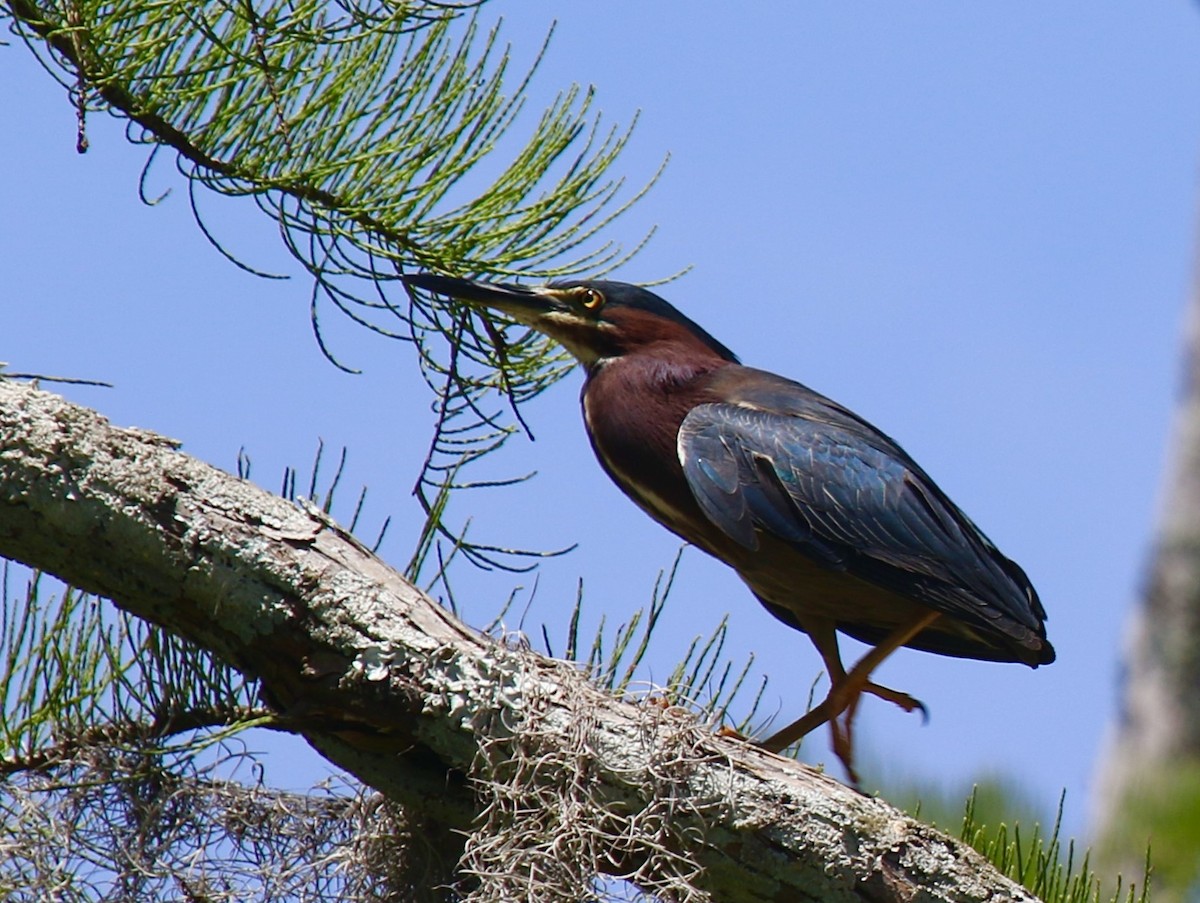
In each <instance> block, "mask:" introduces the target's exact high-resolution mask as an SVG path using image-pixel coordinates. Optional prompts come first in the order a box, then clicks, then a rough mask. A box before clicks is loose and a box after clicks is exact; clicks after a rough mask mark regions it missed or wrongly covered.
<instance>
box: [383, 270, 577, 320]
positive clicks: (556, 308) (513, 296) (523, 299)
mask: <svg viewBox="0 0 1200 903" xmlns="http://www.w3.org/2000/svg"><path fill="white" fill-rule="evenodd" d="M404 282H405V284H406V285H408V286H410V287H412V288H420V289H425V290H426V291H430V292H435V293H437V294H439V295H446V296H448V297H451V298H455V299H457V300H459V301H466V302H467V303H469V304H478V305H482V306H484V307H490V308H493V309H494V310H498V311H500V312H501V313H504V314H507V315H508V316H510V317H512V318H513V319H514V320H516V321H517V322H518V323H524V324H526V325H527V326H534V327H537V326H539V325H540V324H541V323H542V321H543V319H544V318H545V317H546V315H547V314H553V313H556V312H566V311H567V310H569V306H568V305H567V304H566V293H565V292H563V291H562V290H561V289H554V288H550V287H548V286H541V285H536V286H525V285H511V284H509V283H506V282H476V281H474V280H472V279H456V278H454V277H451V276H435V275H434V274H432V273H417V274H414V275H411V276H405V277H404Z"/></svg>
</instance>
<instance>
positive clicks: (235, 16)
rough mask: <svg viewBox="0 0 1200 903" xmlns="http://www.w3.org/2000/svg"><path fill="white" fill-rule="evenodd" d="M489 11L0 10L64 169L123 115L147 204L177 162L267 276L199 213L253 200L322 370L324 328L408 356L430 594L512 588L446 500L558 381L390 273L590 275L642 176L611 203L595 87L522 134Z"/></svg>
mask: <svg viewBox="0 0 1200 903" xmlns="http://www.w3.org/2000/svg"><path fill="white" fill-rule="evenodd" d="M482 5H483V0H479V2H463V3H458V2H431V0H411V2H400V3H393V2H375V3H372V2H347V0H342V2H305V3H295V2H290V0H275V2H263V3H257V2H256V3H249V2H244V0H218V2H213V3H193V2H184V0H179V2H173V0H158V2H153V3H147V2H144V0H136V2H116V3H113V2H94V0H72V2H70V3H58V2H53V3H51V2H40V3H39V2H34V0H7V2H5V3H3V4H0V10H6V11H7V14H8V17H9V18H10V29H11V30H12V31H13V32H14V33H15V34H16V35H17V36H18V37H19V38H20V39H22V40H23V41H24V42H25V43H26V44H27V45H28V46H29V48H30V49H31V50H32V51H33V52H34V53H35V54H36V55H37V57H38V59H39V60H40V61H41V62H42V63H43V65H44V66H45V68H46V69H47V71H49V72H50V73H51V74H52V75H53V76H54V77H55V78H57V79H58V81H59V82H60V83H61V84H62V85H63V86H64V88H66V89H67V91H68V94H69V96H70V100H71V103H72V104H73V105H74V107H75V109H76V110H77V113H78V120H79V138H78V144H79V147H80V150H84V149H86V146H87V132H86V124H87V117H88V115H89V114H91V113H93V112H96V111H102V112H106V113H110V114H113V115H116V116H118V117H121V118H124V119H126V120H127V121H128V129H127V134H128V137H129V139H130V140H131V141H132V142H134V143H136V144H143V145H147V146H149V147H150V154H149V158H148V160H147V163H146V171H145V173H144V175H143V180H142V192H143V198H147V194H146V183H147V179H148V176H149V174H150V171H151V169H152V167H153V165H154V163H155V162H156V161H157V160H159V159H161V158H163V157H171V158H173V162H174V163H175V167H176V169H177V170H178V172H179V174H180V175H181V176H182V177H183V179H184V180H185V182H186V185H187V187H188V193H189V198H190V201H191V205H192V209H193V210H194V212H195V216H196V221H197V223H198V224H199V226H200V228H201V230H202V231H203V233H204V235H205V236H206V237H207V238H208V239H209V240H210V241H212V242H213V244H214V245H215V246H216V247H217V248H218V249H220V250H221V252H222V253H224V254H225V255H226V256H227V257H229V258H230V259H231V260H233V261H234V262H235V263H237V264H238V265H239V266H243V267H244V268H246V269H248V270H250V271H252V272H256V273H258V274H259V275H262V276H269V274H267V273H263V272H261V271H260V270H258V269H256V268H254V267H253V266H251V265H250V264H249V263H247V262H245V261H243V260H241V259H240V257H239V256H238V255H237V253H236V252H235V251H234V250H232V249H230V248H228V247H226V245H225V244H224V243H223V242H222V241H221V239H220V238H219V236H218V234H217V230H216V229H215V228H213V227H211V226H210V225H209V223H208V221H207V220H206V217H205V214H204V209H205V207H206V203H207V201H208V200H209V199H211V198H212V197H214V196H216V197H232V198H251V199H252V200H253V202H254V203H255V204H256V205H257V206H258V207H259V208H260V209H261V210H262V212H263V213H265V214H266V215H267V217H269V218H270V220H271V221H272V222H273V223H274V224H275V225H276V227H277V228H278V230H279V234H280V236H281V238H282V240H283V244H284V246H285V247H286V249H287V250H288V252H289V253H290V254H291V255H292V256H293V257H294V258H295V259H296V260H297V261H298V262H299V263H300V265H301V266H302V267H303V269H304V270H305V272H307V273H308V274H309V276H310V277H311V293H310V296H309V299H308V303H309V310H310V317H311V321H312V326H313V330H314V334H315V336H316V338H317V341H318V342H319V344H320V346H321V348H322V350H323V352H324V353H325V354H326V356H327V357H328V358H329V359H330V360H331V361H332V362H334V363H335V364H336V365H337V366H339V367H342V368H343V369H346V370H351V369H352V368H351V367H350V365H349V364H347V363H345V362H343V361H342V360H341V359H340V357H339V356H338V355H337V354H336V353H335V351H334V349H333V348H331V347H330V345H329V343H328V341H327V340H326V332H325V330H324V328H323V327H324V325H325V323H326V319H327V317H328V316H329V315H330V314H331V313H332V314H336V315H342V316H345V317H347V318H349V319H350V320H351V321H352V322H354V323H356V324H359V325H361V326H363V327H365V328H367V329H369V330H372V331H373V332H375V333H378V334H380V335H384V336H388V337H391V338H396V339H400V340H403V341H406V342H408V343H410V344H411V345H412V346H413V347H414V348H415V349H416V351H417V360H418V361H419V363H420V367H421V372H422V374H423V376H424V379H425V382H426V383H427V385H428V387H429V389H430V390H431V393H432V406H433V409H434V415H435V427H434V431H433V437H432V439H431V441H430V444H429V448H428V456H427V458H426V460H425V463H424V467H423V468H422V471H421V473H420V475H419V477H418V479H417V480H416V485H415V490H416V495H417V498H418V500H419V502H420V504H421V505H422V507H423V508H424V511H425V514H426V518H427V519H426V524H425V527H424V529H423V531H422V534H421V536H420V538H419V540H418V542H417V543H416V552H415V553H414V555H413V559H412V561H411V563H410V565H409V568H408V572H409V574H410V576H412V577H413V578H414V579H417V578H422V579H424V580H426V581H427V582H430V583H435V582H438V581H439V580H442V581H444V577H445V572H446V568H447V567H448V565H449V564H450V562H451V561H453V560H455V559H457V558H458V557H460V556H461V557H463V558H466V559H468V560H470V561H473V562H474V563H475V564H477V565H481V566H484V567H510V568H517V569H519V568H521V567H522V566H523V565H522V564H521V563H520V561H517V562H514V561H513V560H512V555H514V554H515V555H517V556H537V555H539V554H541V553H535V552H526V551H525V550H519V549H509V548H506V547H503V546H498V545H494V544H487V543H483V542H476V541H474V540H473V539H472V540H468V539H467V537H466V535H465V527H460V528H458V529H453V530H452V529H449V528H447V527H446V525H445V523H444V516H445V512H446V509H447V503H448V499H449V496H450V495H451V494H452V493H453V492H454V491H455V490H457V489H461V488H464V487H468V486H472V485H478V483H477V482H475V481H472V480H471V479H469V477H468V475H467V472H466V470H465V468H467V467H468V465H470V464H471V463H473V462H474V461H476V460H478V459H479V458H481V457H483V456H485V455H487V454H488V453H490V452H492V451H494V450H495V449H496V448H497V447H499V446H500V445H501V444H502V443H503V442H504V440H505V439H506V438H507V437H508V436H509V435H511V434H512V433H513V432H514V430H515V429H516V428H517V424H516V423H515V422H514V421H515V420H516V418H515V417H514V416H513V415H512V414H511V413H510V414H506V412H505V409H506V407H509V406H511V407H512V409H513V410H514V411H515V409H516V406H517V405H518V404H519V403H520V402H521V401H523V400H525V399H528V398H529V397H531V396H534V395H536V394H538V393H539V392H541V391H542V390H543V389H545V388H546V387H547V386H549V385H551V384H552V383H554V382H555V381H556V380H558V379H559V378H560V377H561V376H562V375H563V374H564V373H565V372H566V371H567V370H568V369H569V363H568V362H567V361H566V359H565V358H564V356H563V355H562V353H561V351H559V350H558V349H555V348H552V347H551V346H550V345H549V344H548V343H547V342H546V340H544V339H543V338H542V337H541V336H538V335H535V334H530V333H528V331H526V330H519V331H518V332H517V333H516V334H515V336H513V337H509V336H506V335H505V324H501V323H497V322H493V321H492V320H491V319H490V318H488V317H487V316H486V315H483V314H478V313H474V312H470V311H468V310H465V309H462V308H460V307H458V306H456V305H454V304H453V303H451V302H448V301H445V300H444V299H437V298H432V297H428V296H422V295H419V294H409V293H408V292H406V291H405V290H404V288H403V285H402V283H401V282H400V281H399V278H400V276H401V275H402V274H403V273H405V272H407V271H412V270H414V269H419V270H437V271H441V272H450V273H459V274H491V275H500V276H515V275H521V276H523V277H527V278H532V279H536V280H546V279H551V278H556V277H564V276H569V275H579V274H585V273H586V274H590V275H595V274H599V273H602V272H605V271H607V270H610V269H612V268H613V267H615V266H617V265H619V264H620V263H622V262H623V261H625V260H626V259H628V257H629V256H630V255H631V254H632V253H635V252H636V251H637V249H638V247H640V244H639V245H636V246H634V247H633V249H632V250H631V251H629V252H628V253H627V252H626V251H625V250H624V249H623V248H622V247H621V246H620V245H619V244H617V243H616V242H614V241H612V240H610V239H609V238H607V233H608V227H609V226H610V225H611V224H612V222H613V220H614V219H615V218H616V217H618V216H619V215H620V214H621V213H623V212H624V211H625V210H627V209H628V207H629V205H630V204H632V203H633V202H635V201H636V200H637V199H638V198H639V197H641V195H642V193H643V192H644V191H645V190H646V188H648V187H649V185H650V184H652V183H653V181H654V179H655V178H656V176H652V177H651V178H650V179H648V183H647V184H646V185H645V186H644V187H643V188H642V189H640V190H636V191H627V190H625V187H624V181H623V179H621V178H620V177H617V176H615V175H613V167H614V164H615V162H616V160H617V158H618V156H619V155H620V153H621V152H622V150H623V149H624V148H625V147H626V145H627V142H628V141H629V138H630V132H631V129H630V128H629V127H619V126H610V125H606V124H604V123H602V122H601V120H600V117H599V116H598V115H596V114H593V112H592V110H591V106H592V101H593V92H592V91H591V89H584V88H580V87H579V86H577V85H574V86H570V87H567V88H565V89H563V90H561V91H560V92H559V93H558V94H557V96H556V97H554V99H553V100H552V101H551V102H550V103H549V104H548V105H547V106H546V108H545V110H544V111H543V112H542V113H541V114H540V116H521V115H520V114H521V113H522V111H523V109H524V107H525V105H526V100H527V97H528V95H529V93H530V88H531V78H532V76H533V74H534V71H535V70H536V68H537V65H538V63H539V62H540V60H541V58H542V52H544V51H545V43H543V44H542V47H541V51H542V52H539V53H538V54H537V55H536V56H535V58H534V60H533V62H532V64H531V65H530V66H529V67H528V68H527V69H526V70H524V71H519V72H517V73H515V74H514V73H513V72H512V71H511V70H512V69H513V64H512V59H511V55H510V51H509V49H508V48H507V47H505V46H503V45H502V42H501V39H500V27H499V25H498V24H496V25H492V26H487V27H485V25H484V24H483V22H482V20H481V18H480V12H479V10H478V9H477V7H480V6H482ZM548 40H549V35H547V37H546V41H548ZM501 161H503V162H501ZM147 202H148V203H153V201H151V200H149V199H148V198H147ZM434 553H436V556H435V554H434ZM435 557H436V562H435ZM430 572H432V573H430ZM423 575H424V576H423ZM448 591H449V590H448V588H447V592H448Z"/></svg>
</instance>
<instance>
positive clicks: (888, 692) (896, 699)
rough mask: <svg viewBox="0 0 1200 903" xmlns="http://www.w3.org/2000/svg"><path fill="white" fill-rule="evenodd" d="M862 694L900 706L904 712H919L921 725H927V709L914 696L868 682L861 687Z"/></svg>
mask: <svg viewBox="0 0 1200 903" xmlns="http://www.w3.org/2000/svg"><path fill="white" fill-rule="evenodd" d="M863 692H864V693H870V694H871V695H872V696H878V697H879V698H880V699H886V700H887V701H888V702H890V703H893V704H895V705H898V706H900V708H902V709H904V711H906V712H920V713H921V723H922V724H928V723H929V709H927V708H926V707H925V703H923V702H921V700H919V699H917V698H916V697H915V696H909V695H908V694H907V693H902V692H900V691H899V690H893V689H892V688H891V687H884V686H881V685H880V684H877V683H871V682H870V681H868V682H867V683H866V684H865V685H864V686H863Z"/></svg>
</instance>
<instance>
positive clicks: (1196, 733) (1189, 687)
mask: <svg viewBox="0 0 1200 903" xmlns="http://www.w3.org/2000/svg"><path fill="white" fill-rule="evenodd" d="M1184 337H1185V346H1184V366H1183V385H1182V387H1181V392H1180V398H1179V401H1178V408H1177V411H1176V414H1175V424H1174V429H1173V436H1172V439H1171V447H1170V461H1169V465H1168V469H1167V471H1166V477H1165V481H1164V484H1163V491H1162V507H1161V510H1160V513H1159V523H1158V526H1157V530H1156V534H1155V537H1154V540H1153V546H1152V550H1151V556H1150V560H1149V566H1148V568H1147V571H1146V574H1145V578H1144V579H1145V582H1144V585H1143V589H1142V598H1141V604H1140V606H1139V607H1138V610H1137V611H1136V613H1135V614H1134V617H1133V622H1132V624H1131V625H1130V629H1129V633H1128V635H1127V643H1128V645H1127V648H1126V650H1125V668H1124V674H1123V680H1122V686H1121V688H1120V693H1121V701H1120V710H1119V712H1118V716H1117V723H1116V727H1115V731H1114V736H1113V737H1112V741H1111V743H1110V745H1109V747H1108V749H1107V750H1106V754H1105V759H1104V760H1103V762H1102V766H1101V770H1100V774H1099V781H1098V782H1097V786H1096V791H1095V796H1094V807H1093V808H1094V814H1095V826H1096V839H1097V841H1098V844H1097V846H1098V851H1097V852H1098V853H1100V855H1101V857H1102V860H1103V864H1104V865H1105V867H1111V868H1114V869H1119V870H1120V871H1121V872H1122V873H1123V874H1125V875H1136V874H1140V871H1141V868H1142V865H1143V864H1144V862H1145V858H1146V849H1147V843H1148V842H1149V843H1151V845H1152V849H1153V854H1154V888H1153V890H1154V899H1155V903H1163V901H1170V900H1177V899H1180V898H1182V896H1183V894H1184V892H1185V891H1186V890H1187V889H1188V887H1189V886H1190V885H1191V886H1194V884H1195V882H1196V879H1197V875H1198V871H1200V869H1198V865H1200V288H1197V289H1195V290H1194V291H1193V297H1192V303H1191V305H1190V308H1189V310H1188V316H1187V323H1186V328H1185V333H1184Z"/></svg>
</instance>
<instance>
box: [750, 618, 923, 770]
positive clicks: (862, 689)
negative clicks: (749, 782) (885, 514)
mask: <svg viewBox="0 0 1200 903" xmlns="http://www.w3.org/2000/svg"><path fill="white" fill-rule="evenodd" d="M939 617H941V615H940V614H939V613H938V612H936V611H930V612H926V613H925V614H923V615H921V616H920V617H918V618H917V619H915V620H914V621H912V622H911V623H909V624H904V625H902V626H900V627H897V628H896V629H895V630H893V631H892V632H891V633H890V634H888V636H887V637H885V638H884V640H883V641H882V642H881V643H879V645H877V646H876V647H875V648H874V649H872V650H871V651H870V652H868V653H867V654H866V655H864V656H863V657H862V658H861V659H860V660H859V661H858V663H857V664H855V666H854V667H853V668H851V669H850V670H849V671H848V672H847V671H846V670H845V669H844V667H843V666H842V660H841V655H840V654H839V652H838V646H837V635H836V632H835V630H834V627H833V625H832V624H829V623H827V622H823V623H822V624H820V625H816V624H814V625H813V629H812V630H811V631H810V633H809V635H810V636H811V637H812V640H813V644H814V645H815V646H816V647H817V651H818V652H820V653H821V658H822V659H823V660H824V662H825V668H826V670H827V671H828V672H829V683H830V689H829V695H828V696H826V697H825V700H824V701H823V702H821V703H820V704H819V705H817V706H816V707H814V708H813V709H812V710H811V711H810V712H808V714H806V715H805V716H804V717H803V718H801V719H799V720H798V721H796V722H794V723H793V724H791V725H789V726H788V727H785V728H784V729H783V730H781V731H779V732H778V733H776V734H775V735H773V736H771V737H769V738H768V739H767V740H766V741H764V742H763V743H761V744H759V745H760V746H762V747H763V748H764V749H767V750H770V751H771V752H780V751H781V750H783V749H786V748H787V747H789V746H791V745H792V744H793V743H795V742H796V741H797V740H799V739H800V738H801V737H803V736H804V735H805V734H807V733H809V732H810V731H812V730H813V729H815V728H817V727H820V726H821V725H822V724H824V723H825V722H826V721H828V722H830V732H831V733H832V735H833V751H834V752H835V753H836V754H837V757H838V759H840V760H841V762H842V765H844V766H845V768H846V773H847V774H848V775H849V777H850V780H851V781H852V782H853V783H854V784H857V783H858V777H857V775H856V774H855V772H854V743H853V722H854V714H855V712H856V711H857V710H858V700H859V697H860V696H861V695H862V694H863V693H870V694H871V695H873V696H878V697H879V698H880V699H886V700H888V701H889V702H893V703H895V704H896V705H898V706H900V707H901V708H903V709H904V710H905V711H908V712H911V711H913V710H914V709H921V710H922V711H924V710H925V707H924V706H923V705H922V704H921V703H920V702H919V701H918V700H916V699H913V698H912V697H911V696H909V695H908V694H907V693H901V692H899V691H897V690H892V689H889V688H888V687H883V686H880V685H879V684H875V683H872V682H871V681H870V679H869V678H870V676H871V672H872V671H874V670H875V669H876V668H877V667H879V665H880V664H881V663H882V662H883V660H884V659H886V658H887V657H888V656H889V655H891V654H892V653H893V652H895V651H896V650H897V649H899V648H900V647H901V646H903V645H904V644H905V643H907V642H908V641H909V640H911V639H912V638H913V637H915V636H916V635H917V634H918V633H920V632H921V631H922V630H924V629H925V628H926V627H928V626H929V625H930V624H932V623H933V622H934V621H936V620H937V619H938V618H939ZM843 713H845V715H844V716H843ZM839 716H842V717H839Z"/></svg>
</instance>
